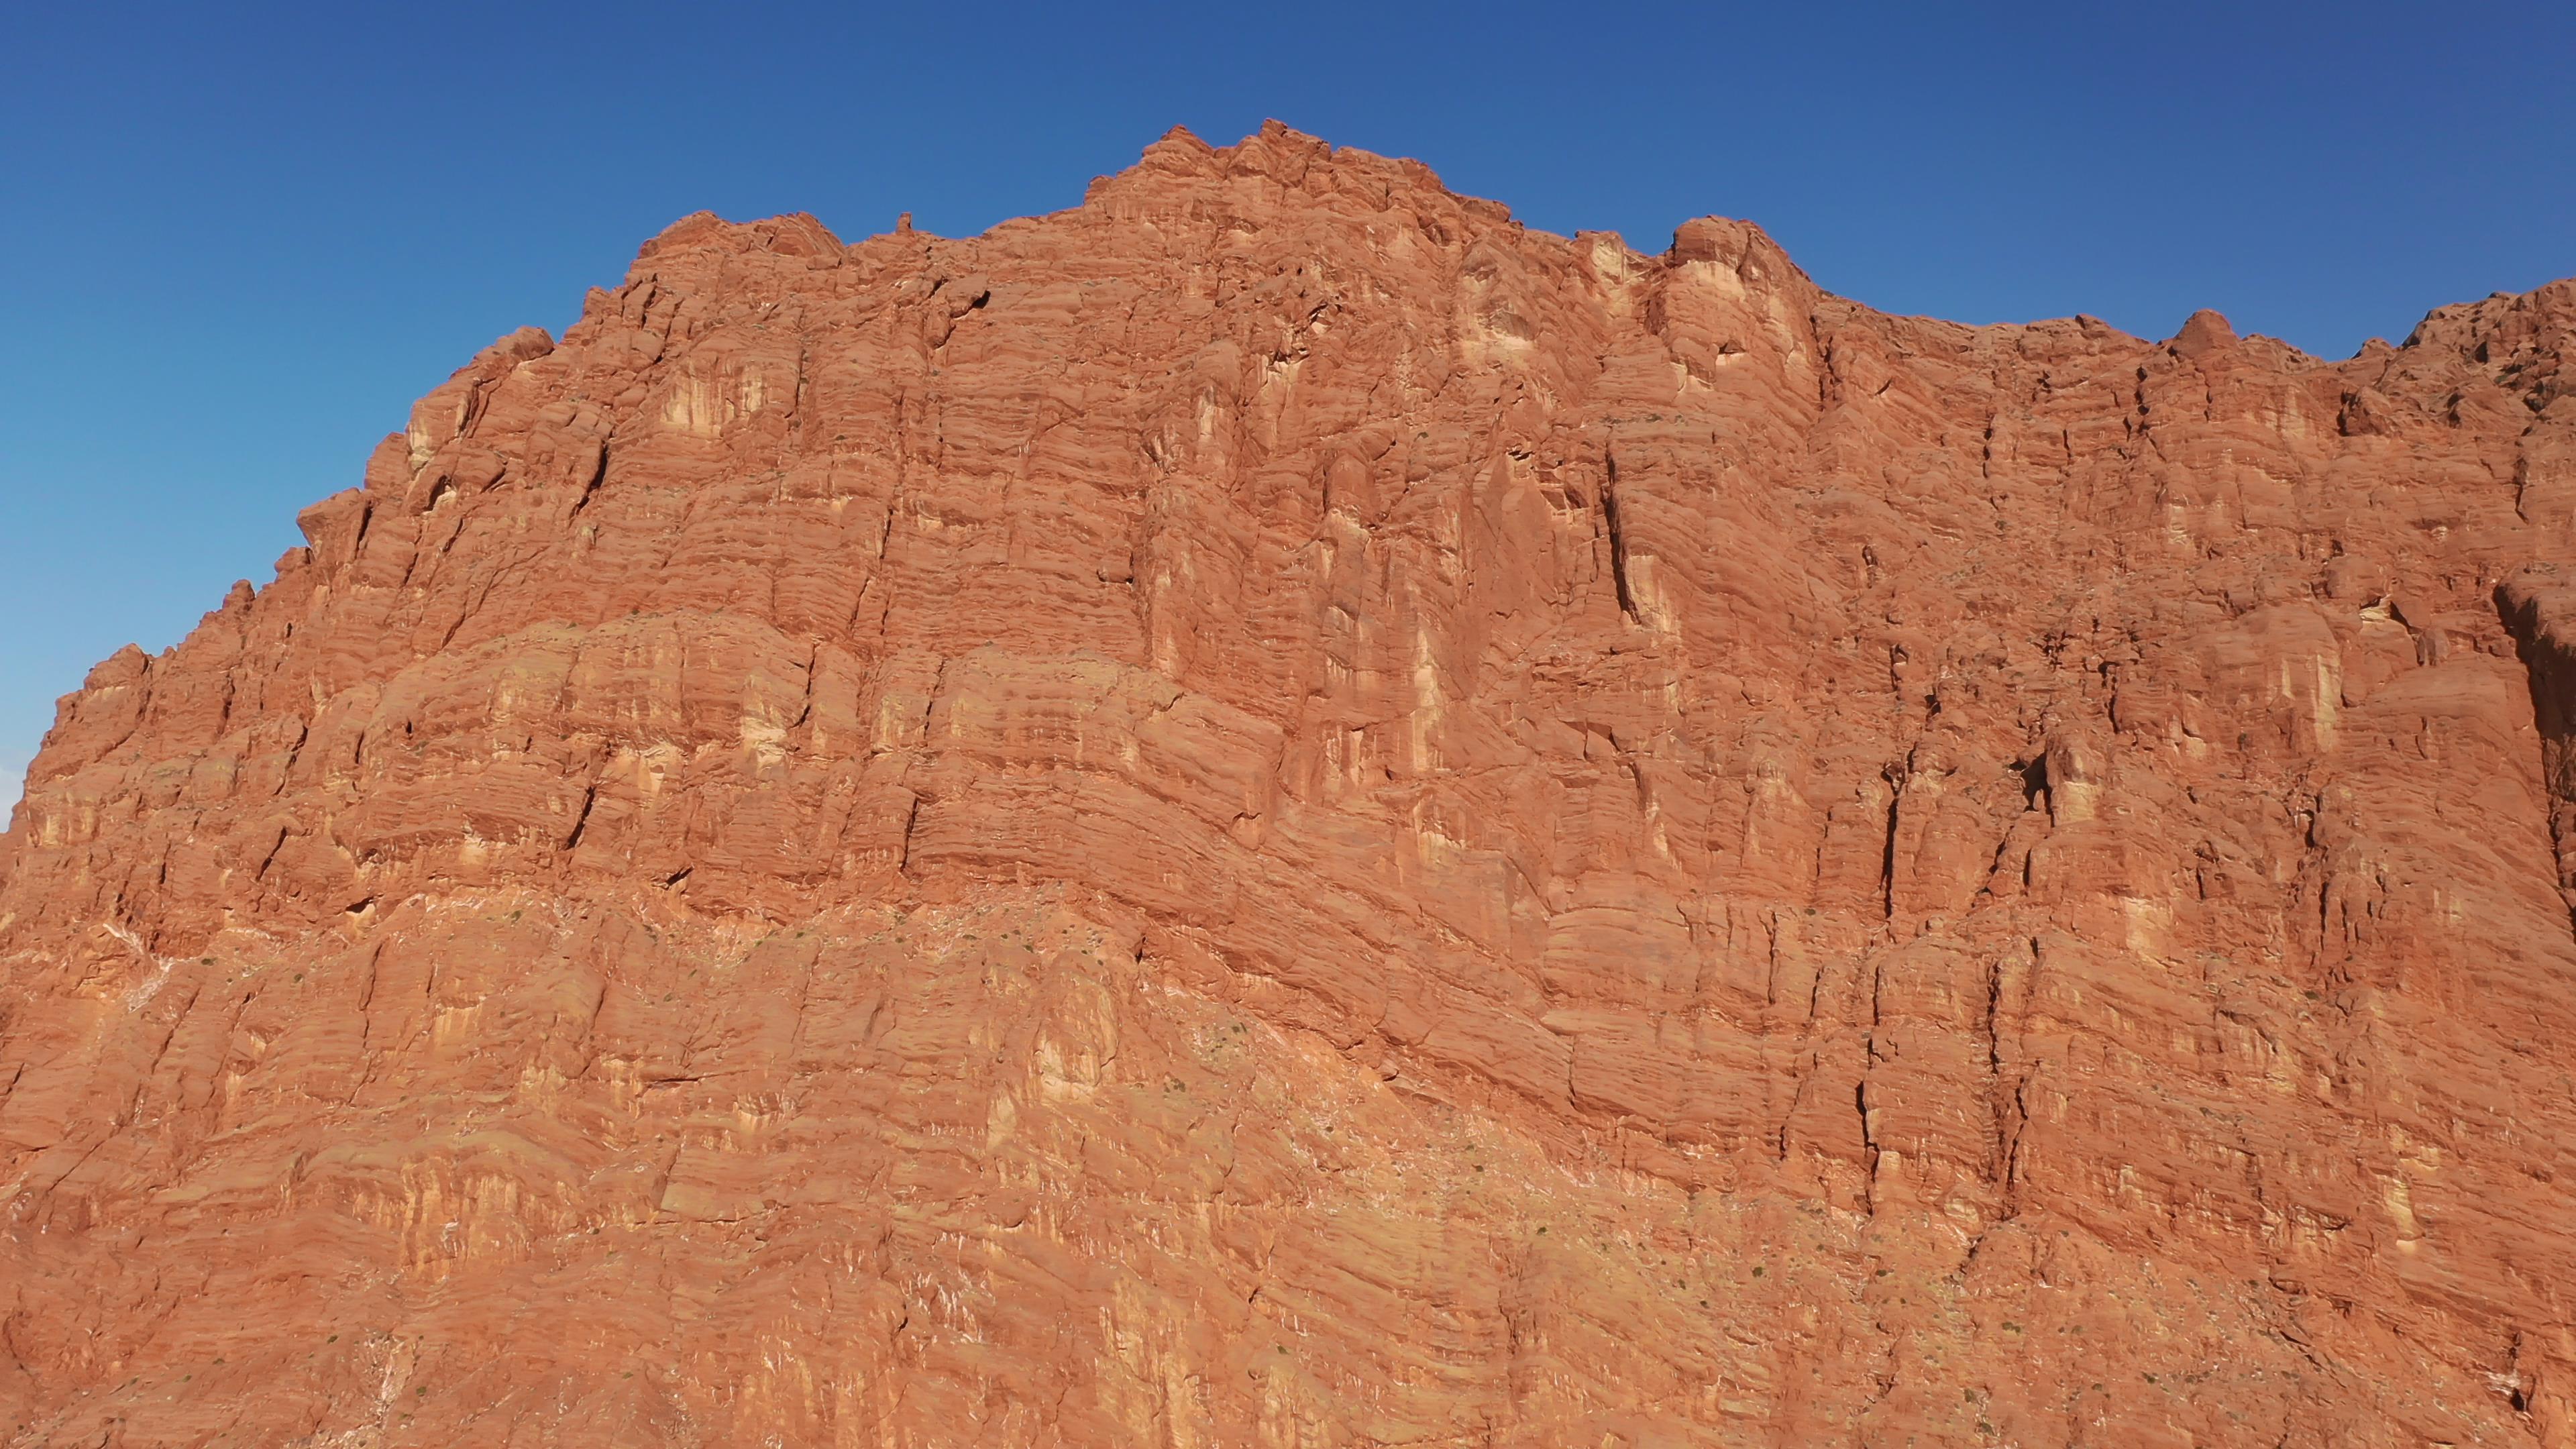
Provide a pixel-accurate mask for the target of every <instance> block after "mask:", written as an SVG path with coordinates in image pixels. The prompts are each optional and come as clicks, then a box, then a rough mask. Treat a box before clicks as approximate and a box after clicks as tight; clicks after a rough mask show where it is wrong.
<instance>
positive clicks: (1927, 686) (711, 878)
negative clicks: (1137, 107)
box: [0, 128, 2576, 1449]
mask: <svg viewBox="0 0 2576 1449" xmlns="http://www.w3.org/2000/svg"><path fill="white" fill-rule="evenodd" d="M2571 329H2576V283H2560V284H2557V285H2555V286H2552V287H2549V288H2544V289H2543V290H2541V291H2539V292H2536V293H2532V294H2530V295H2527V296H2521V297H2505V296H2498V297H2495V298H2492V299H2490V300H2488V301H2485V302H2481V303H2477V304H2474V305H2469V306H2462V307H2453V308H2446V309H2444V310H2442V311H2439V312H2436V313H2434V314H2433V315H2432V316H2431V317H2429V318H2427V319H2426V320H2425V322H2424V324H2423V325H2422V327H2421V328H2419V329H2418V331H2417V332H2416V334H2415V335H2414V336H2413V337H2412V338H2410V339H2409V340H2408V341H2407V343H2406V345H2404V346H2402V347H2398V348H2388V347H2385V346H2381V345H2374V346H2373V347H2371V348H2370V349H2367V350H2365V351H2364V352H2363V353H2362V354H2361V355H2360V356H2358V357H2356V358H2353V359H2351V360H2350V361H2346V362H2340V363H2329V362H2323V361H2320V360H2318V359H2315V358H2311V357H2307V356H2304V355H2302V354H2300V353H2298V352H2296V351H2295V350H2293V349H2291V348H2288V347H2286V346H2283V345H2282V344H2280V343H2277V342H2272V341H2269V340H2266V339H2262V338H2239V337H2236V336H2234V335H2233V334H2232V333H2231V332H2230V330H2229V328H2228V326H2227V324H2226V323H2225V322H2223V321H2222V320H2220V319H2218V318H2217V317H2215V316H2214V315H2210V314H2203V315H2202V316H2200V317H2198V318H2195V319H2194V320H2193V322H2192V323H2191V325H2190V326H2188V327H2187V328H2185V329H2184V331H2183V332H2182V334H2181V335H2180V336H2178V337H2176V338H2174V339H2173V340H2171V341H2170V342H2162V343H2154V342H2145V341H2141V340H2139V339H2136V338H2133V337H2129V336H2126V335H2123V334H2121V333H2119V332H2118V331H2116V330H2114V329H2112V328H2110V327H2107V326H2104V325H2102V324H2100V323H2098V322H2094V321H2090V320H2086V319H2077V320H2074V321H2063V322H2049V323H2041V324H2036V325H2033V326H2027V327H1987V328H1971V327H1962V326H1954V325H1950V324H1947V323H1941V322H1932V321H1925V320H1921V319H1912V318H1896V317H1887V316H1882V315H1880V314H1878V313H1875V312H1872V311H1869V310H1868V309H1866V308H1863V307H1860V306H1858V305H1855V304H1853V303H1850V302H1846V301H1843V300H1841V299H1839V298H1836V297H1833V296H1830V295H1828V294H1825V293H1823V292H1821V291H1819V290H1818V289H1817V288H1816V287H1815V286H1814V285H1813V284H1812V283H1811V282H1810V281H1809V280H1808V279H1807V278H1806V277H1805V276H1804V275H1803V274H1801V273H1800V272H1799V271H1798V269H1797V268H1796V267H1795V266H1794V265H1792V264H1791V263H1790V261H1789V260H1788V259H1787V258H1786V257H1785V256H1783V255H1782V254H1781V253H1780V251H1779V250H1778V249H1777V248H1776V247H1774V246H1773V245H1772V244H1771V242H1770V241H1769V240H1768V239H1767V238H1765V237H1764V236H1763V235H1762V234H1761V233H1760V232H1759V231H1758V230H1756V229H1755V228H1753V227H1751V226H1748V225H1744V224H1742V223H1737V222H1729V221H1720V220H1714V219H1712V220H1704V221H1698V222H1693V223H1691V224H1690V225H1688V226H1685V227H1684V228H1682V230H1681V232H1680V233H1679V235H1678V236H1677V237H1676V238H1675V241H1674V244H1673V246H1672V248H1671V250H1669V251H1667V252H1666V253H1664V254H1663V255H1661V256H1645V255H1640V254H1638V253H1635V252H1632V251H1630V250H1629V249H1628V248H1627V247H1625V246H1624V245H1622V244H1621V243H1620V241H1619V240H1618V239H1617V238H1615V237H1611V236H1606V235H1583V236H1578V237H1576V238H1574V239H1572V240H1568V239H1565V238H1561V237H1554V236H1548V235H1544V234H1541V233H1536V232H1530V231H1526V230H1524V229H1523V228H1521V227H1520V226H1518V225H1516V224H1515V223H1513V222H1512V221H1511V219H1510V217H1509V215H1508V214H1507V213H1506V212H1505V211H1504V209H1503V208H1501V207H1499V206H1496V205H1494V204H1492V203H1489V202H1484V201H1477V200H1473V199H1468V198H1463V197H1458V196H1454V195H1452V194H1450V193H1449V192H1447V191H1446V190H1444V189H1443V188H1442V187H1441V186H1440V185H1439V183H1438V182H1437V181H1436V180H1435V179H1434V178H1433V177H1432V176H1431V175H1430V174H1429V173H1428V172H1426V171H1424V170H1423V169H1422V168H1421V167H1420V166H1418V165H1415V164H1413V163H1410V162H1395V161H1387V160H1383V159H1380V158H1377V157H1374V156H1368V155H1364V154H1361V153H1357V152H1352V151H1335V150H1332V149H1330V148H1328V147H1326V146H1324V145H1322V144H1321V143H1319V142H1316V141H1314V140H1312V139H1310V138H1307V137H1304V136H1300V135H1297V134H1295V133H1293V132H1289V131H1286V130H1282V129H1277V128H1273V129H1269V130H1265V131H1264V132H1263V133H1262V134H1261V135H1259V136H1257V137H1254V138H1252V139H1249V140H1247V141H1245V142H1243V143H1242V144H1241V145H1239V146H1235V147H1230V148H1225V149H1211V148H1209V147H1207V146H1205V145H1202V144H1200V143H1199V142H1197V141H1196V140H1193V139H1191V138H1189V137H1187V136H1185V135H1179V134H1176V135H1175V136H1173V137H1172V138H1169V139H1166V140H1165V141H1163V142H1162V143H1160V144H1158V145H1156V146H1155V147H1153V148H1152V149H1151V150H1149V151H1148V152H1147V153H1146V156H1145V158H1144V160H1143V162H1142V163H1141V164H1140V165H1139V166H1137V167H1136V168H1135V169H1133V170H1131V171H1129V172H1127V173H1125V174H1123V175H1120V176H1117V177H1114V178H1108V179H1105V180H1103V181H1101V182H1100V183H1098V184H1097V185H1096V186H1095V187H1094V188H1093V190H1092V192H1091V194H1090V196H1089V198H1088V199H1087V200H1086V202H1085V203H1084V205H1083V206H1082V207H1080V208H1079V209H1077V210H1073V211H1069V212H1064V213H1061V214H1058V215H1055V216H1050V217H1043V218H1036V219H1031V220H1024V221H1016V222H1011V223H1008V224H1006V225H1003V226H1001V227H997V228H995V229H994V230H993V231H992V232H990V233H988V234H986V235H985V236H982V237H978V238H974V239H972V240H966V241H947V240H940V239H935V238H932V237H928V236H924V235H915V234H911V233H902V234H897V235H892V236H880V237H876V238H873V239H870V240H868V241H866V242H863V243H861V244H859V245H856V246H845V245H843V244H842V243H841V242H840V241H839V240H837V239H836V238H834V237H833V236H831V235H830V234H829V233H828V232H826V231H825V230H824V229H823V228H822V227H821V226H820V225H818V224H816V223H815V222H813V221H812V220H811V219H808V218H804V217H788V218H781V219H777V220H771V221H764V222H757V223H753V224H750V225H740V226H736V225H727V224H725V223H722V222H719V221H717V220H715V219H714V218H712V217H707V216H698V217H692V218H690V219H688V220H686V221H683V222H681V223H679V224H678V225H676V226H674V227H672V228H671V229H670V230H669V231H668V232H666V233H664V234H663V235H662V236H661V237H659V238H657V239H655V240H654V241H653V242H652V243H651V244H649V245H648V246H647V247H646V248H645V249H644V252H643V254H642V255H641V257H639V258H638V260H637V261H636V263H635V266H634V268H633V271H632V272H631V273H630V275H629V277H628V279H627V281H626V283H625V284H624V285H623V286H621V287H619V288H618V289H616V290H615V291H596V292H593V293H592V294H591V296H590V298H589V301H588V303H587V304H586V305H585V307H584V309H583V315H582V318H581V320H580V322H578V323H577V324H576V325H575V326H574V327H573V328H572V329H571V330H570V332H568V333H567V334H566V336H565V337H564V338H563V339H562V341H560V342H557V341H554V340H553V339H551V338H549V337H548V336H546V334H544V333H542V332H539V331H536V330H534V329H528V330H523V331H521V332H518V333H515V334H513V335H511V336H510V337H508V338H505V339H503V340H502V341H501V342H499V343H497V344H495V345H494V346H493V347H492V348H491V349H489V350H487V351H486V352H485V353H483V354H482V355H481V356H480V357H478V358H476V359H475V360H474V362H473V363H472V364H471V365H470V366H468V367H467V368H466V369H465V370H464V371H462V372H460V373H458V374H457V375H456V376H455V378H454V379H453V380H451V381H450V382H449V383H447V384H446V385H445V386H443V387H441V388H440V389H438V390H437V391H436V392H434V393H432V394H431V395H430V396H429V397H428V398H427V399H425V400H424V401H423V402H422V403H421V404H420V405H419V407H418V408H417V409H415V411H414V413H413V416H412V421H411V425H410V428H409V429H408V431H407V432H406V433H404V434H401V435H397V436H395V437H393V438H389V439H388V440H387V441H386V443H385V445H384V446H383V447H382V448H381V449H379V450H378V452H377V454H376V456H375V458H374V459H373V460H372V461H371V462H370V463H369V464H368V467H367V471H366V479H365V487H364V488H362V489H357V490H352V491H350V492H348V493H344V494H341V495H339V496H337V497H335V498H331V499H328V500H326V501H324V502H322V503H320V504H317V505H316V506H314V507H313V508H312V509H310V510H308V511H307V512H306V513H305V515H304V519H303V521H304V527H305V532H306V535H307V537H308V538H309V539H310V547H308V548H302V549H298V550H295V551H294V552H292V553H290V554H289V555H288V556H287V557H285V558H284V559H282V560H280V561H279V564H278V577H277V579H276V581H275V582H274V583H272V584H270V585H268V586H267V587H266V588H263V589H258V590H256V591H254V590H252V589H251V588H249V587H247V586H243V587H241V588H238V589H236V590H235V592H234V593H233V594H232V596H231V597H229V598H228V599H227V600H225V602H224V605H223V607H222V608H221V609H220V610H219V611H217V612H215V613H213V614H210V615H209V616H207V618H206V620H205V622H204V623H203V625H201V626H200V627H199V628H198V629H197V630H196V631H195V632H194V633H193V634H191V635H190V636H189V638H188V639H187V640H186V642H184V643H183V644H181V645H179V646H178V647H177V648H175V649H173V650H171V651H169V652H168V653H166V654H164V655H162V656H160V657H157V658H147V657H145V656H144V655H142V654H141V653H139V652H135V651H130V650H129V651H127V652H126V653H123V654H120V655H119V656H117V657H116V658H114V659H111V660H109V661H108V662H107V663H105V664H103V665H101V666H99V668H98V669H97V671H96V672H94V673H93V674H92V675H91V677H90V679H89V681H88V683H87V685H86V686H85V687H84V688H83V689H82V690H81V691H80V692H79V693H78V694H75V695H73V696H71V697H69V698H68V699H66V700H65V701H64V703H63V706H62V712H61V716H60V721H59V723H58V725H57V727H56V728H55V730H54V732H53V734H52V735H51V737H50V738H49V740H48V741H47V744H46V746H45V749H44V752H43V754H42V755H41V756H40V757H39V759H38V760H37V762H36V764H35V767H34V769H33V772H32V775H31V778H30V781H29V786H28V793H27V797H26V799H25V801H24V802H23V803H22V804H21V805H20V806H19V808H18V810H17V811H16V814H15V817H14V820H13V822H12V827H11V830H10V832H9V833H8V835H7V836H6V837H5V838H0V1425H5V1426H6V1427H7V1429H8V1434H7V1436H6V1442H7V1443H10V1444H17V1445H38V1444H44V1445H54V1444H83V1445H147V1444H148V1445H166V1444H226V1445H234V1444H238V1445H277V1444H299V1445H314V1446H322V1445H332V1446H362V1445H363V1446H375V1445H387V1446H390V1445H433V1444H461V1443H473V1444H491V1445H576V1446H578V1445H609V1444H621V1445H622V1444H687V1445H709V1446H714V1445H735V1444H782V1445H806V1444H816V1445H826V1444H828V1445H871V1446H875V1445H886V1446H897V1445H902V1446H924V1445H944V1444H968V1443H982V1444H1056V1443H1069V1444H1168V1445H1173V1446H1217V1445H1283V1446H1284V1445H1363V1444H1413V1445H1468V1444H1508V1445H1531V1446H1535V1445H1559V1444H1582V1445H1596V1444H1605V1445H1606V1444H1621V1445H1630V1446H1640V1449H1642V1446H1654V1445H1681V1444H1780V1445H1805V1444H1867V1445H1904V1444H1923V1445H1929V1444H1983V1443H2015V1444H2023V1445H2059V1444H2094V1445H2176V1446H2179V1445H2188V1444H2203V1445H2211V1444H2217V1445H2237V1444H2244V1445H2256V1444H2259V1445H2267V1446H2268V1445H2273V1444H2292V1445H2320V1444H2331V1445H2355V1446H2359V1445H2373V1446H2375V1445H2410V1446H2411V1445H2418V1444H2423V1443H2430V1442H2440V1443H2459V1444H2470V1443H2484V1444H2494V1445H2515V1444H2522V1445H2535V1444H2536V1445H2545V1446H2552V1449H2566V1446H2570V1445H2576V1234H2571V1231H2570V1230H2571V1225H2576V1146H2571V1142H2572V1141H2576V1075H2572V1074H2576V1031H2571V1027H2576V931H2571V925H2570V901H2571V900H2576V894H2571V892H2570V889H2569V888H2570V887H2572V886H2576V574H2570V575H2569V576H2567V578H2566V579H2565V581H2563V582H2562V580H2561V579H2560V577H2558V576H2557V575H2555V574H2554V573H2553V570H2555V569H2557V568H2558V567H2559V566H2560V565H2562V564H2570V563H2576V381H2571V377H2570V374H2568V373H2567V372H2566V371H2564V370H2563V368H2564V361H2565V358H2566V356H2567V353H2568V351H2569V336H2570V332H2571ZM280 425H281V426H292V420H291V419H285V418H281V419H280Z"/></svg>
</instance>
